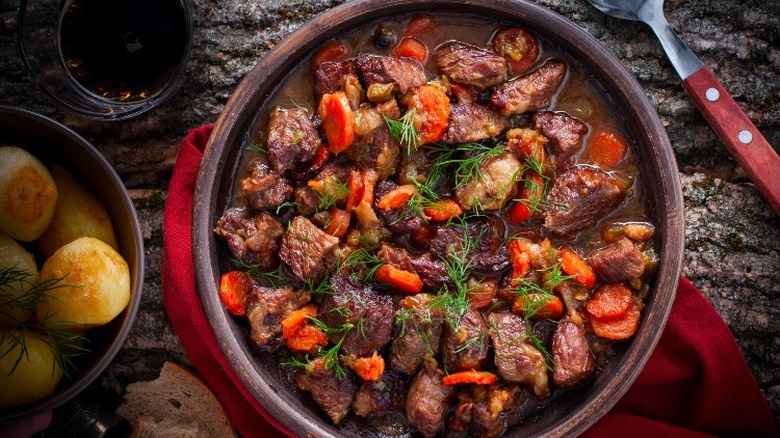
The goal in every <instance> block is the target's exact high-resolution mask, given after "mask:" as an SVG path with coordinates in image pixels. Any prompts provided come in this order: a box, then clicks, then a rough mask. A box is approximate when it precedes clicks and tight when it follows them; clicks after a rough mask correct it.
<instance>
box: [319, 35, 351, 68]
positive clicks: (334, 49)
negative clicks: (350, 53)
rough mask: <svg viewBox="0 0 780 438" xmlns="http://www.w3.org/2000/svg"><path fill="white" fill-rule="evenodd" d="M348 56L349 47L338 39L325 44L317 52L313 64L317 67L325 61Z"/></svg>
mask: <svg viewBox="0 0 780 438" xmlns="http://www.w3.org/2000/svg"><path fill="white" fill-rule="evenodd" d="M346 56H347V48H346V47H344V44H341V43H340V42H338V41H331V42H329V43H328V44H325V45H324V46H323V47H322V48H321V49H320V50H319V51H318V52H317V53H316V54H314V57H312V64H313V65H314V68H315V69H317V68H319V66H320V65H321V64H322V63H323V62H327V61H336V60H339V59H342V58H344V57H346Z"/></svg>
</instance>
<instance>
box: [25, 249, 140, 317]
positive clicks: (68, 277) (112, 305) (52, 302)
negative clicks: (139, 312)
mask: <svg viewBox="0 0 780 438" xmlns="http://www.w3.org/2000/svg"><path fill="white" fill-rule="evenodd" d="M60 278H61V279H62V281H61V282H60V283H59V286H60V287H57V288H53V289H52V290H50V291H49V292H48V293H47V295H48V297H47V299H45V300H44V301H43V302H41V303H39V304H38V305H37V306H35V315H36V316H37V317H38V320H39V321H41V323H42V324H44V325H45V326H51V327H54V326H57V327H59V328H61V329H67V330H71V331H79V330H86V329H89V328H92V327H97V326H100V325H103V324H106V323H108V322H110V321H111V320H112V319H114V318H115V317H116V316H117V315H119V314H120V313H121V312H122V310H123V309H124V308H125V307H127V303H128V302H129V301H130V270H129V268H128V266H127V262H126V261H125V259H124V258H122V256H121V255H120V254H119V253H118V252H116V251H115V250H114V249H113V248H111V247H110V246H108V245H107V244H105V243H103V242H102V241H100V240H98V239H95V238H94V237H81V238H79V239H76V240H74V241H73V242H70V243H67V244H65V245H64V246H63V247H62V248H60V249H58V250H57V251H56V252H55V253H54V254H53V255H52V256H51V257H49V258H48V259H47V260H46V262H45V263H44V264H43V269H41V273H40V281H46V280H54V279H60Z"/></svg>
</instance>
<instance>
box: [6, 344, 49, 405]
mask: <svg viewBox="0 0 780 438" xmlns="http://www.w3.org/2000/svg"><path fill="white" fill-rule="evenodd" d="M52 348H53V346H51V344H50V343H47V342H46V341H45V340H44V339H43V338H41V337H39V336H38V335H35V334H33V333H31V332H22V331H19V330H5V331H0V388H3V390H2V391H0V409H5V408H9V407H11V406H20V405H23V404H27V403H32V402H34V401H36V400H40V399H43V398H46V397H48V396H50V395H51V394H52V393H54V389H55V388H56V387H57V383H58V382H59V381H60V379H61V378H62V368H60V366H59V364H58V363H57V361H56V360H55V351H56V350H53V349H52ZM17 360H18V363H17ZM11 370H13V372H11Z"/></svg>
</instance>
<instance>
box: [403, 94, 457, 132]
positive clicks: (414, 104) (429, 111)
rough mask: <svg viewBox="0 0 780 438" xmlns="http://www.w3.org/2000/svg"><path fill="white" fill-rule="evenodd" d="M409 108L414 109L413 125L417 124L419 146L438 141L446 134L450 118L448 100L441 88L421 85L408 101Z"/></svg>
mask: <svg viewBox="0 0 780 438" xmlns="http://www.w3.org/2000/svg"><path fill="white" fill-rule="evenodd" d="M409 108H414V109H415V111H416V114H415V124H417V122H419V126H420V132H418V134H419V136H420V145H424V144H428V143H433V142H435V141H438V140H439V139H440V138H441V137H442V136H443V135H444V133H445V132H447V122H448V121H449V118H450V99H449V97H447V93H446V92H445V91H444V89H443V88H442V87H438V86H435V85H423V86H420V87H418V88H417V90H416V91H415V92H414V93H413V94H412V97H411V98H410V99H409Z"/></svg>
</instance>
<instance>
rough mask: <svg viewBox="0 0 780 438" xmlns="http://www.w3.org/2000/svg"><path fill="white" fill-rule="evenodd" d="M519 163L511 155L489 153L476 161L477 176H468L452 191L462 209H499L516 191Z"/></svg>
mask: <svg viewBox="0 0 780 438" xmlns="http://www.w3.org/2000/svg"><path fill="white" fill-rule="evenodd" d="M521 168H522V163H520V161H518V159H517V157H515V155H514V154H511V153H509V152H506V151H505V152H503V153H501V154H500V155H491V156H488V157H486V158H485V159H484V160H482V162H481V163H479V176H478V177H474V178H471V179H469V180H468V181H467V182H466V183H465V184H462V185H461V186H460V187H458V188H457V190H456V191H455V199H456V200H457V202H458V205H460V207H461V208H463V209H464V210H471V209H479V210H500V209H502V208H504V206H505V205H506V204H507V202H509V200H510V199H512V197H514V196H515V194H516V193H517V190H518V187H519V185H518V184H517V182H518V180H519V178H520V174H521Z"/></svg>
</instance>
